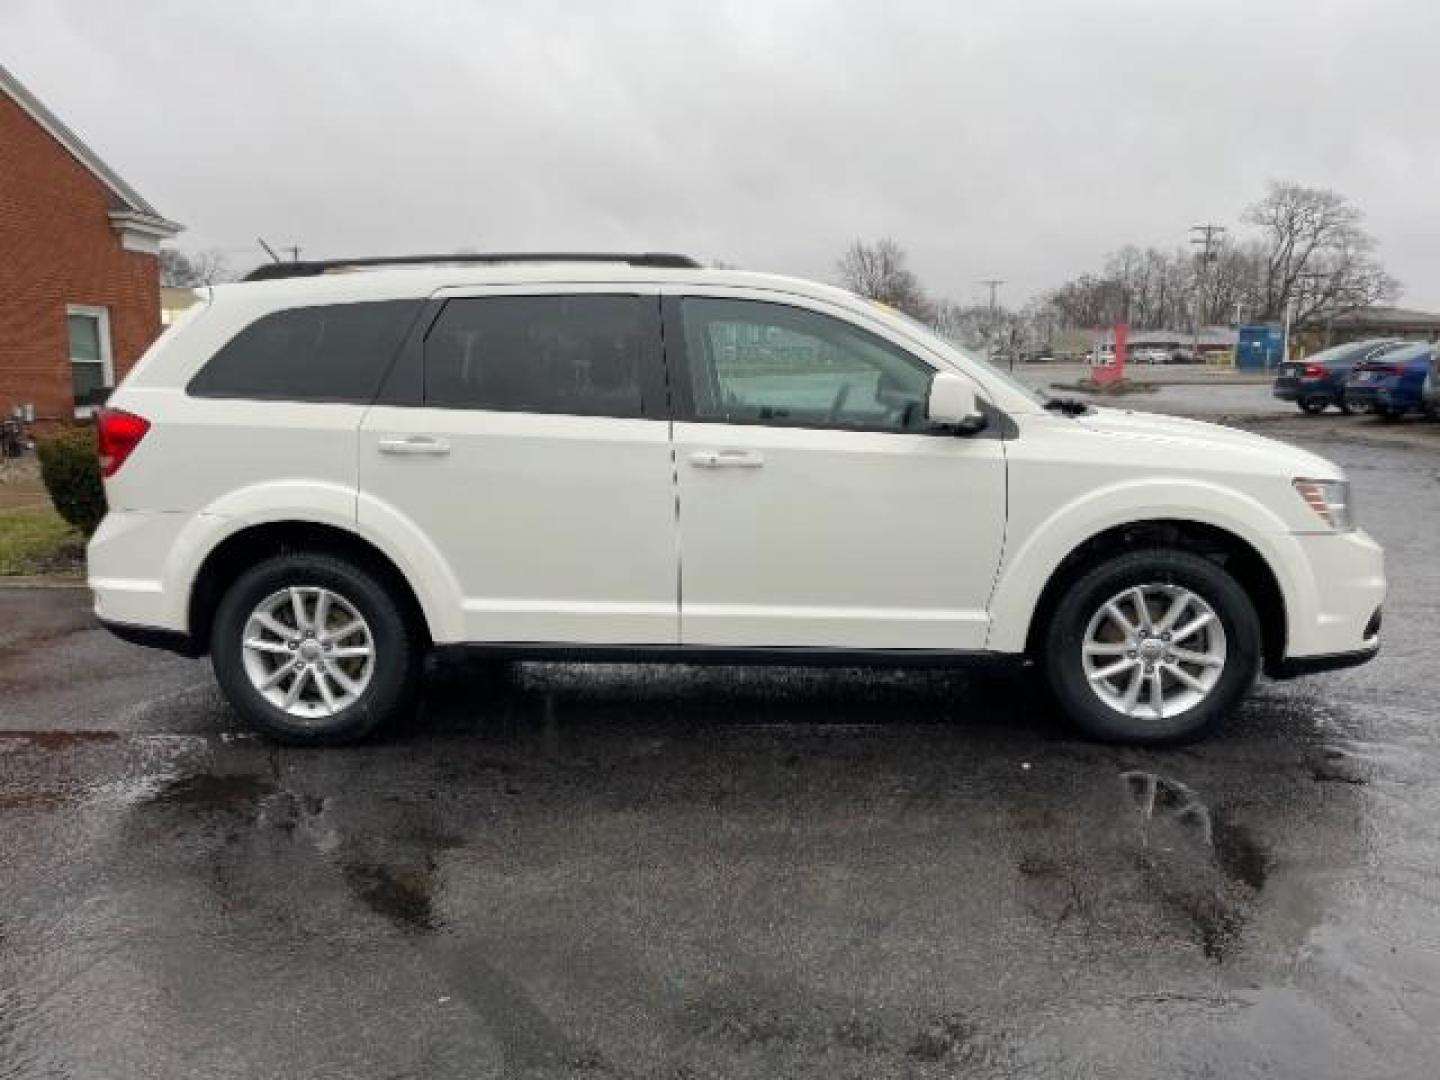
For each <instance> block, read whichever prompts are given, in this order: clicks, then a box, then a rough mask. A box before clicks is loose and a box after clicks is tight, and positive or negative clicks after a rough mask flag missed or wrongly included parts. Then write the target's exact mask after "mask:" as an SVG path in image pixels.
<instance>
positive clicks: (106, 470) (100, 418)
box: [95, 409, 150, 476]
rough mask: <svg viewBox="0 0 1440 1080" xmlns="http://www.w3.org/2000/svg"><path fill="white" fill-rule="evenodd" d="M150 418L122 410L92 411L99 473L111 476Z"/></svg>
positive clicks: (138, 439)
mask: <svg viewBox="0 0 1440 1080" xmlns="http://www.w3.org/2000/svg"><path fill="white" fill-rule="evenodd" d="M149 430H150V421H149V420H146V419H145V418H144V417H143V416H136V415H135V414H134V413H128V412H126V411H125V410H124V409H96V410H95V444H96V446H97V447H98V449H99V451H100V475H101V476H114V475H115V473H116V471H117V470H118V469H119V468H120V466H121V465H124V464H125V459H126V458H128V457H129V456H130V454H131V452H132V451H133V450H134V449H135V447H137V446H139V445H140V440H141V439H143V438H144V437H145V433H146V432H147V431H149Z"/></svg>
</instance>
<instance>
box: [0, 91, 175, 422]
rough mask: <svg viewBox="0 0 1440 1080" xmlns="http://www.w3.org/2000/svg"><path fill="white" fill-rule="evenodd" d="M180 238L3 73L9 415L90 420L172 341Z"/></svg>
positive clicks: (0, 309)
mask: <svg viewBox="0 0 1440 1080" xmlns="http://www.w3.org/2000/svg"><path fill="white" fill-rule="evenodd" d="M179 231H180V226H179V225H176V224H175V223H174V222H172V221H167V220H166V219H165V218H164V217H162V216H161V215H160V214H159V213H158V212H157V211H156V210H155V208H154V207H153V206H151V205H150V204H149V203H147V202H146V201H145V200H144V199H143V198H141V197H140V195H139V193H138V192H136V191H135V189H134V188H132V187H131V186H130V185H129V184H127V183H126V182H125V181H124V180H122V179H121V178H120V176H119V175H117V174H116V173H115V171H114V170H112V169H111V168H110V167H109V166H108V165H106V164H105V163H104V162H103V161H101V160H100V159H99V158H98V157H96V156H95V153H94V152H93V151H92V150H90V148H89V147H87V146H86V145H85V144H84V143H83V142H81V141H80V139H79V138H78V137H77V136H76V135H75V133H74V132H72V131H71V130H70V129H69V128H67V127H66V126H65V125H64V124H63V123H61V122H60V120H59V119H58V118H57V117H56V116H55V115H54V114H53V113H51V112H50V111H49V110H48V109H46V108H45V106H44V105H42V104H41V103H40V102H39V101H38V100H36V98H35V97H34V96H33V95H32V94H31V93H30V92H29V91H28V90H26V89H25V87H24V86H22V85H21V84H20V82H19V81H18V80H17V79H16V78H15V77H14V76H13V75H11V74H10V72H8V71H7V70H6V69H5V68H4V67H3V66H0V415H4V416H8V415H10V413H11V410H12V409H13V408H14V407H15V406H17V405H23V404H27V403H31V404H33V405H34V408H35V418H36V420H37V421H40V422H42V423H46V422H54V421H61V420H71V419H73V418H75V417H77V416H86V415H88V413H89V405H90V399H91V393H92V391H94V390H99V389H103V388H104V387H107V386H113V385H114V384H115V380H116V379H118V378H119V377H120V376H122V375H124V374H125V372H126V371H128V370H129V369H130V366H131V365H132V364H134V363H135V361H136V360H137V359H139V357H140V354H141V353H143V352H144V351H145V348H146V346H148V345H149V344H150V342H151V341H153V340H154V339H155V336H156V335H157V334H159V333H160V266H159V244H160V241H161V240H163V239H165V238H166V237H170V236H174V235H175V234H176V233H178V232H179Z"/></svg>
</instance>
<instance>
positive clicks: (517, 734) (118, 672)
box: [0, 442, 1440, 1080]
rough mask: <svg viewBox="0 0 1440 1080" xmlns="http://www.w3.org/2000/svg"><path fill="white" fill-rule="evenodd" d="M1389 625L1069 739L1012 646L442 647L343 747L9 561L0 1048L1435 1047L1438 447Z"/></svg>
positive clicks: (210, 1067) (480, 1067)
mask: <svg viewBox="0 0 1440 1080" xmlns="http://www.w3.org/2000/svg"><path fill="white" fill-rule="evenodd" d="M1307 445H1310V446H1312V447H1313V448H1314V449H1317V450H1319V451H1320V452H1322V453H1326V454H1328V455H1329V456H1332V457H1334V458H1336V459H1337V460H1339V461H1341V462H1342V464H1344V465H1345V466H1346V468H1347V469H1349V470H1350V473H1351V476H1352V479H1353V480H1354V481H1355V484H1356V489H1357V494H1358V500H1359V503H1360V506H1361V514H1362V518H1363V520H1364V523H1365V524H1366V526H1367V527H1368V528H1369V529H1370V530H1371V531H1372V532H1373V533H1374V534H1376V535H1377V536H1378V537H1379V538H1380V539H1381V540H1382V542H1384V543H1385V545H1386V547H1387V550H1388V556H1389V569H1390V573H1391V579H1392V597H1391V600H1390V602H1389V604H1388V607H1387V612H1386V631H1387V633H1386V641H1385V649H1384V653H1383V655H1382V657H1381V658H1380V659H1378V660H1377V661H1375V662H1374V663H1372V664H1370V665H1368V666H1367V667H1364V668H1360V669H1356V670H1353V671H1349V672H1340V673H1336V674H1333V675H1328V676H1322V677H1317V678H1313V679H1309V680H1302V681H1297V682H1293V683H1287V684H1277V683H1262V684H1261V685H1260V686H1259V687H1258V688H1257V690H1256V692H1255V694H1254V696H1253V697H1252V698H1251V699H1250V701H1249V702H1248V704H1246V705H1245V706H1244V707H1243V708H1242V709H1241V710H1240V711H1239V712H1238V713H1237V714H1236V715H1235V716H1234V717H1233V718H1232V720H1231V722H1230V724H1229V727H1228V730H1226V731H1225V732H1224V733H1223V734H1222V735H1221V736H1219V737H1217V738H1215V739H1213V740H1212V741H1210V742H1207V743H1204V744H1202V745H1199V746H1195V747H1190V748H1186V749H1182V750H1173V751H1164V752H1159V751H1136V750H1125V749H1115V748H1107V747H1100V746H1093V745H1088V744H1086V743H1083V742H1079V741H1077V740H1075V739H1073V738H1072V737H1071V736H1069V735H1068V734H1067V733H1066V732H1065V731H1064V730H1063V729H1062V728H1061V727H1060V726H1059V725H1058V724H1057V723H1056V721H1055V719H1054V718H1053V717H1052V716H1051V715H1050V713H1049V712H1048V710H1047V707H1046V706H1045V704H1044V702H1043V700H1042V699H1041V698H1040V697H1039V696H1038V694H1037V693H1036V692H1035V690H1034V688H1033V685H1032V680H1031V678H1029V677H1028V676H1023V675H1022V676H1010V677H1001V676H994V675H991V676H984V677H982V676H979V675H974V674H965V673H953V672H934V671H918V672H917V671H907V672H879V673H876V672H857V671H848V670H845V671H835V670H831V671H821V670H808V669H807V670H799V671H785V670H782V669H758V668H710V669H694V668H690V669H679V668H671V669H665V668H648V667H610V668H606V667H588V668H564V667H553V666H545V665H520V666H515V667H511V668H508V669H506V668H501V669H481V668H474V669H466V668H463V667H445V668H442V669H439V670H437V671H435V672H434V673H433V674H432V676H431V678H430V680H429V692H428V696H427V703H426V706H425V709H424V714H423V716H422V717H421V718H420V719H419V720H418V721H417V722H416V723H415V724H414V725H413V726H412V727H411V728H410V729H409V730H407V731H406V732H404V733H403V734H400V735H397V736H395V737H392V738H391V739H390V740H389V741H386V742H383V743H380V744H377V745H372V746H366V747H360V748H354V749H346V750H324V751H296V750H282V749H277V748H274V747H271V746H269V745H267V744H265V743H262V742H260V741H258V740H255V739H252V738H250V737H248V736H246V735H244V734H243V733H241V732H240V731H239V730H238V729H237V727H236V724H235V721H234V719H233V718H232V716H231V715H230V713H229V712H228V710H227V709H226V707H225V706H224V704H223V703H222V702H221V701H220V699H219V696H218V694H217V691H216V689H215V687H214V684H213V682H212V680H211V678H210V675H209V671H208V668H207V667H206V666H205V665H204V664H203V663H195V662H188V661H184V660H179V659H174V658H170V657H166V656H164V655H162V654H158V653H150V652H146V651H144V650H140V649H136V648H132V647H130V646H126V645H124V644H121V643H120V642H118V641H115V640H113V639H110V638H109V637H108V636H106V635H105V634H103V632H101V631H99V630H97V629H95V628H94V627H93V625H92V624H91V623H90V621H89V618H88V614H87V611H86V604H87V600H88V597H87V595H86V594H85V593H83V592H76V591H14V590H9V591H0V1077H5V1078H9V1077H31V1076H35V1077H104V1078H106V1080H115V1078H128V1077H147V1078H148V1077H158V1076H181V1075H184V1076H205V1077H270V1076H275V1077H279V1076H285V1077H297V1076H307V1077H308V1076H314V1077H327V1078H329V1077H336V1078H338V1077H352V1076H354V1077H360V1076H365V1077H370V1076H377V1077H450V1076H465V1077H488V1076H518V1077H587V1078H588V1077H597V1078H598V1077H656V1078H659V1077H665V1078H681V1077H778V1076H814V1077H827V1078H828V1077H850V1076H853V1077H886V1076H917V1077H932V1076H933V1077H940V1076H1022V1077H1023V1076H1062V1077H1109V1076H1125V1077H1131V1076H1134V1077H1158V1076H1174V1077H1199V1076H1221V1077H1232V1076H1242V1075H1244V1076H1297V1077H1298V1076H1304V1077H1332V1076H1333V1077H1359V1076H1364V1077H1430V1076H1434V1075H1436V1074H1437V1071H1440V1065H1437V1062H1440V779H1437V777H1440V739H1437V734H1436V730H1435V729H1436V724H1437V720H1440V706H1437V704H1436V697H1437V692H1440V682H1437V670H1440V669H1437V668H1436V667H1435V665H1434V663H1433V655H1434V654H1433V649H1432V648H1431V644H1430V643H1431V642H1432V641H1433V636H1434V634H1435V633H1436V631H1437V629H1440V563H1437V561H1436V559H1435V557H1434V553H1435V545H1436V537H1437V536H1440V459H1437V458H1436V456H1435V455H1434V453H1433V452H1431V453H1426V452H1424V451H1420V450H1414V449H1407V448H1403V447H1402V448H1374V447H1365V446H1357V445H1354V444H1342V443H1318V442H1312V443H1309V444H1307Z"/></svg>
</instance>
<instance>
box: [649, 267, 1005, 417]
mask: <svg viewBox="0 0 1440 1080" xmlns="http://www.w3.org/2000/svg"><path fill="white" fill-rule="evenodd" d="M687 299H695V300H735V301H740V302H742V303H755V304H770V305H773V306H775V307H788V308H791V309H792V310H794V311H803V312H807V313H809V314H813V315H819V316H820V317H822V318H830V319H836V320H837V321H839V322H842V323H845V324H846V325H847V326H850V327H853V328H854V329H855V330H857V331H859V332H860V333H864V334H868V335H870V336H871V337H873V338H876V339H877V340H879V341H882V342H884V343H885V345H886V346H888V347H889V348H891V349H894V350H895V351H896V352H899V353H901V354H902V355H904V356H907V357H909V358H910V359H912V360H914V361H915V362H916V363H917V364H919V365H921V366H922V367H924V368H925V369H926V370H927V371H929V372H930V375H931V378H932V379H933V378H934V376H935V373H936V372H938V371H940V370H941V369H940V368H939V367H937V366H936V365H935V364H932V363H931V362H930V361H928V360H926V359H925V358H924V357H921V356H917V355H916V354H915V352H914V351H913V350H911V349H907V348H905V347H904V346H902V345H898V344H896V343H895V342H894V341H892V340H891V339H890V338H888V337H885V336H884V335H882V334H877V333H875V332H874V331H873V330H870V329H868V328H867V327H864V326H861V325H859V324H858V323H854V322H851V321H850V320H848V319H844V318H842V317H840V316H838V315H834V314H832V313H830V312H828V311H821V310H818V309H816V308H812V307H807V306H805V305H803V304H795V303H790V302H788V301H786V300H783V299H774V298H770V297H759V296H735V295H730V294H723V293H707V292H701V291H698V290H697V291H685V292H676V293H665V294H663V295H662V297H661V304H660V307H661V315H662V322H663V326H664V331H663V332H664V337H665V367H666V371H667V375H668V377H669V384H670V390H671V415H672V416H673V417H674V418H675V420H677V421H682V422H684V423H687V424H723V425H727V426H730V427H765V428H782V429H789V430H792V431H838V432H844V433H853V434H857V435H864V434H869V435H892V436H896V437H900V438H907V437H908V438H916V437H921V438H935V437H941V438H954V437H955V436H954V434H953V433H952V432H949V431H945V430H942V429H928V428H918V429H916V430H914V431H896V430H895V429H894V428H892V427H879V426H873V425H868V424H830V423H824V422H819V423H798V422H795V421H786V422H780V421H776V420H767V419H763V418H759V417H756V418H754V419H742V418H730V417H726V418H720V417H713V416H698V415H696V412H695V402H694V395H693V393H692V391H691V386H692V383H691V380H690V347H689V339H688V338H687V337H686V335H685V315H684V308H683V302H684V301H685V300H687ZM928 404H929V398H928V393H927V397H926V405H928ZM979 434H980V435H984V434H985V432H983V431H982V432H980V433H979ZM973 437H974V436H971V438H973Z"/></svg>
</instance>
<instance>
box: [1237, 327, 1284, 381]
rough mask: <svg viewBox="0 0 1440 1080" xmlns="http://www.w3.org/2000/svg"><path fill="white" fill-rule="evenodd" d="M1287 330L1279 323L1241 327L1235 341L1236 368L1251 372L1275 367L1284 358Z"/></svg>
mask: <svg viewBox="0 0 1440 1080" xmlns="http://www.w3.org/2000/svg"><path fill="white" fill-rule="evenodd" d="M1284 349H1285V328H1284V327H1282V326H1281V325H1280V324H1279V323H1253V324H1251V325H1250V326H1242V327H1240V333H1239V337H1238V338H1237V339H1236V341H1235V366H1236V367H1237V368H1244V369H1247V370H1250V371H1264V370H1265V369H1266V368H1272V367H1275V366H1276V365H1277V364H1279V363H1280V361H1281V360H1282V359H1283V357H1282V356H1281V355H1280V354H1281V352H1282V351H1284Z"/></svg>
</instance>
